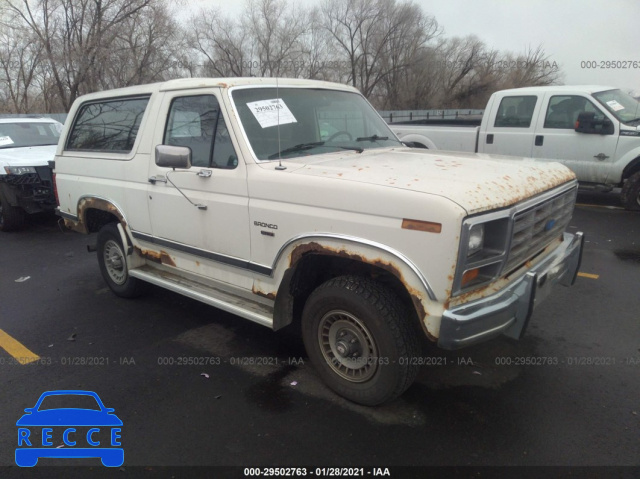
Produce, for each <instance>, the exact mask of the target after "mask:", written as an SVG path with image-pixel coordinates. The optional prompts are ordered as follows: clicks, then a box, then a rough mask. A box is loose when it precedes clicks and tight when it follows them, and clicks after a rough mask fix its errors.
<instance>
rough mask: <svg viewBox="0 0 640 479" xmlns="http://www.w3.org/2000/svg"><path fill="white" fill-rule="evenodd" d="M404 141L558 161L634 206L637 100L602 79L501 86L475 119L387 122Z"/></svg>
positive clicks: (639, 130)
mask: <svg viewBox="0 0 640 479" xmlns="http://www.w3.org/2000/svg"><path fill="white" fill-rule="evenodd" d="M391 129H392V130H393V131H394V132H395V133H396V135H398V138H400V139H401V140H402V141H404V142H413V143H414V146H416V147H420V148H429V149H437V150H453V151H472V152H479V153H495V154H503V155H514V156H524V157H532V158H539V159H542V160H548V161H558V162H560V163H562V164H564V165H566V166H568V167H569V168H571V169H572V170H573V171H574V173H575V174H576V176H577V177H578V181H579V182H580V186H581V188H595V189H599V190H603V191H610V190H612V189H613V188H615V187H621V188H622V193H621V199H622V202H623V204H624V206H625V208H627V209H630V210H640V102H639V101H638V100H636V99H635V98H633V97H631V96H629V95H628V94H626V93H624V92H623V91H621V90H617V89H615V88H613V87H606V86H549V87H531V88H516V89H512V90H502V91H499V92H496V93H494V94H493V95H491V98H489V102H488V103H487V107H486V109H485V112H484V116H483V118H482V122H481V123H480V124H479V126H474V125H473V124H467V126H456V125H455V121H452V122H448V124H447V125H435V124H430V122H429V121H421V120H417V121H413V122H403V123H394V124H392V125H391Z"/></svg>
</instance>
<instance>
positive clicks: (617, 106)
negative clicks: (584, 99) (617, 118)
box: [607, 100, 624, 111]
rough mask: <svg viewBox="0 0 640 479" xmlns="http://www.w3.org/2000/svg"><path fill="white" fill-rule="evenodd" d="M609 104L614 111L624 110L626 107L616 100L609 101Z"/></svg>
mask: <svg viewBox="0 0 640 479" xmlns="http://www.w3.org/2000/svg"><path fill="white" fill-rule="evenodd" d="M607 105H609V107H611V109H612V110H613V111H620V110H624V107H623V106H622V105H621V104H620V103H618V102H617V101H616V100H611V101H608V102H607Z"/></svg>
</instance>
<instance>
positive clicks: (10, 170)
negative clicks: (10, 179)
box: [4, 166, 36, 175]
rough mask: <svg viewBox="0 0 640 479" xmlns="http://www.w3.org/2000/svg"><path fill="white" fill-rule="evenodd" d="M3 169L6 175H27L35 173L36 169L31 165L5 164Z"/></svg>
mask: <svg viewBox="0 0 640 479" xmlns="http://www.w3.org/2000/svg"><path fill="white" fill-rule="evenodd" d="M4 171H6V172H7V175H28V174H29V173H35V172H36V169H35V168H34V167H33V166H5V167H4Z"/></svg>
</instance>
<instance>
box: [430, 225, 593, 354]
mask: <svg viewBox="0 0 640 479" xmlns="http://www.w3.org/2000/svg"><path fill="white" fill-rule="evenodd" d="M583 244H584V236H583V234H582V233H576V234H575V235H572V234H570V233H564V241H563V242H562V243H561V244H560V246H558V248H556V249H555V251H553V253H551V254H550V255H549V256H548V257H547V258H545V259H544V260H543V261H541V262H540V263H539V264H537V265H536V266H534V267H533V268H531V270H530V271H528V272H527V273H526V274H525V275H524V276H523V277H521V278H520V279H518V280H517V281H515V282H514V283H513V284H511V285H509V287H508V288H506V289H504V290H503V291H500V292H498V293H496V294H494V295H492V296H488V297H486V298H482V299H479V300H476V301H472V302H469V303H467V304H464V305H461V306H457V307H454V308H452V309H449V310H446V311H445V312H444V314H443V315H442V322H441V323H440V337H439V339H438V346H440V347H441V348H443V349H459V348H463V347H466V346H470V345H472V344H476V343H480V342H483V341H486V340H488V339H491V338H494V337H496V336H499V335H501V334H504V335H506V336H509V337H511V338H514V339H520V338H521V337H522V335H523V334H524V332H525V330H526V328H527V324H528V322H529V318H530V317H531V314H532V313H533V308H534V307H535V306H537V305H538V304H539V303H540V301H542V300H543V299H544V298H546V297H547V296H548V295H549V293H550V291H551V289H552V288H553V287H554V286H555V285H556V284H558V283H559V284H562V285H564V286H571V285H573V283H574V282H575V278H576V275H577V274H578V269H579V268H580V261H581V259H582V247H583Z"/></svg>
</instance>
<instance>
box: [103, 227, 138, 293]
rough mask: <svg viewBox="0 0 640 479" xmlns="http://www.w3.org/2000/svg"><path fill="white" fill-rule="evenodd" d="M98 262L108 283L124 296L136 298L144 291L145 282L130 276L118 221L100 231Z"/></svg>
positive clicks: (113, 289) (112, 289) (115, 291)
mask: <svg viewBox="0 0 640 479" xmlns="http://www.w3.org/2000/svg"><path fill="white" fill-rule="evenodd" d="M97 253H98V264H99V265H100V272H101V273H102V277H103V278H104V280H105V281H106V283H107V285H108V286H109V288H110V289H111V291H113V292H114V293H115V294H116V295H118V296H120V297H122V298H135V297H137V296H140V295H141V294H142V293H143V287H144V283H143V282H142V281H140V280H139V279H137V278H132V277H131V276H129V270H128V268H127V257H126V255H125V252H124V248H123V247H122V240H121V238H120V232H119V231H118V227H117V226H116V223H109V224H107V225H105V226H103V227H102V229H101V230H100V232H99V233H98V247H97Z"/></svg>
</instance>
